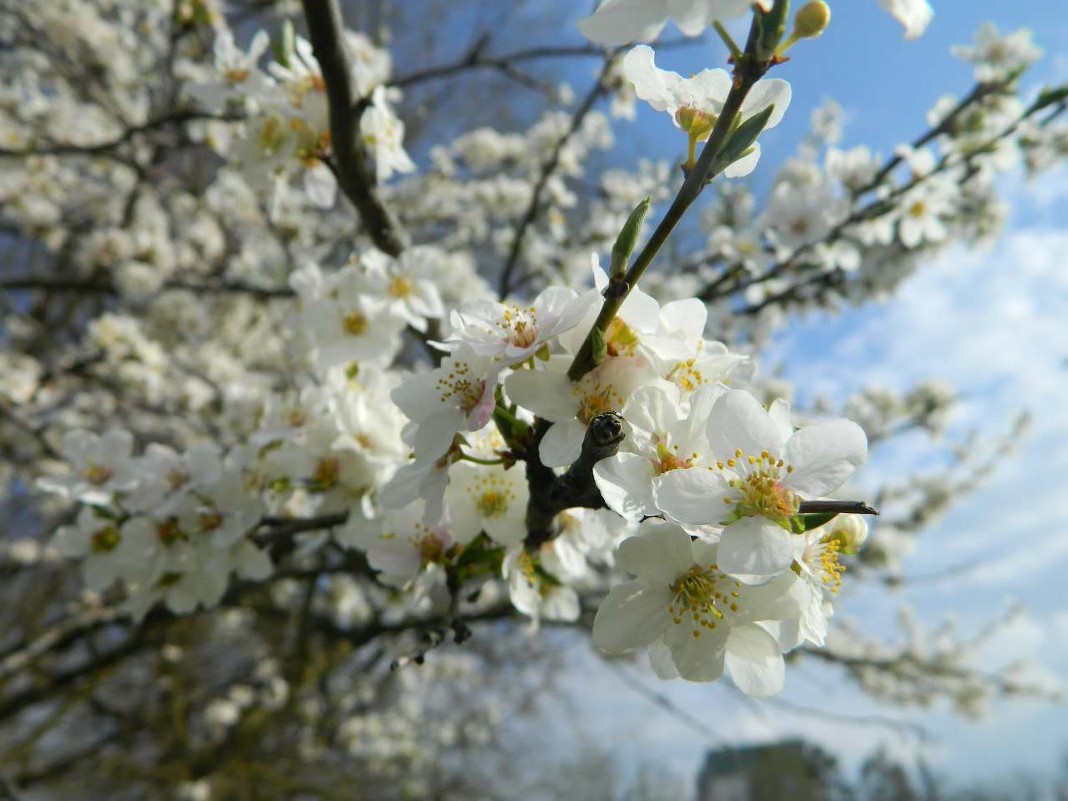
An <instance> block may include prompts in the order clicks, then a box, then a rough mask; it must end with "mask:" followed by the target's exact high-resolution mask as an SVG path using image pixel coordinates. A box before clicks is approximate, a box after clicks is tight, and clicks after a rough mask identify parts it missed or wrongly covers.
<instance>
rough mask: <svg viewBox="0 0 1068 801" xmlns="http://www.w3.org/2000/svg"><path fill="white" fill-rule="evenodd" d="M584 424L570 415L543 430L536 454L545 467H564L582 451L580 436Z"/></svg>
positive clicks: (583, 433)
mask: <svg viewBox="0 0 1068 801" xmlns="http://www.w3.org/2000/svg"><path fill="white" fill-rule="evenodd" d="M584 436H586V426H584V425H583V424H582V423H581V422H580V421H579V420H578V419H576V418H574V417H572V418H571V419H570V420H564V421H563V422H561V423H553V425H552V427H551V428H550V429H549V430H548V431H546V432H545V436H544V437H542V440H541V444H540V445H539V446H538V456H539V457H541V463H542V464H543V465H545V466H546V467H566V466H568V465H570V464H571V463H572V462H574V461H575V460H576V459H577V458H579V455H580V454H581V453H582V438H583V437H584Z"/></svg>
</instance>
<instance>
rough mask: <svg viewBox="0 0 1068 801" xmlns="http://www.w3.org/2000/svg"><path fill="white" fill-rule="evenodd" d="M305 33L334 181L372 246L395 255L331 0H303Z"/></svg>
mask: <svg viewBox="0 0 1068 801" xmlns="http://www.w3.org/2000/svg"><path fill="white" fill-rule="evenodd" d="M303 6H304V18H305V19H306V20H307V23H308V37H309V38H310V39H311V44H312V49H313V50H314V52H315V58H316V60H318V62H319V67H320V69H322V72H323V82H324V84H325V85H326V98H327V102H328V103H329V105H330V146H331V148H332V149H333V151H334V156H333V167H334V174H335V175H336V176H337V182H338V185H339V186H340V187H341V191H342V192H344V193H345V197H347V198H348V199H349V200H350V201H352V204H353V205H354V206H355V207H356V210H357V212H358V213H359V215H360V219H361V220H362V221H363V224H364V227H365V228H366V229H367V233H368V234H369V235H370V237H371V239H372V240H373V241H374V243H375V246H376V247H377V248H378V249H379V250H381V251H383V252H384V253H388V254H389V255H391V256H399V255H400V254H401V253H402V252H403V251H404V249H405V248H406V247H407V246H408V235H407V233H406V232H405V231H404V229H403V228H402V227H401V224H400V220H398V219H397V217H396V216H395V215H394V214H393V212H392V211H390V209H389V208H388V207H387V206H386V205H385V203H383V202H382V199H381V197H379V194H378V190H377V188H376V180H375V176H374V173H373V172H372V171H371V168H370V155H369V154H368V153H367V150H366V149H365V148H364V147H363V145H362V143H361V142H360V139H359V136H358V130H357V126H358V123H359V119H360V115H361V112H362V110H363V109H362V106H361V107H358V108H355V109H354V108H353V103H354V102H355V101H356V100H357V99H358V98H356V97H355V95H354V92H353V86H352V63H351V61H350V59H349V54H348V51H347V50H346V49H345V42H344V39H343V38H342V31H344V28H345V25H344V21H343V20H342V18H341V9H340V8H339V7H338V3H337V0H303Z"/></svg>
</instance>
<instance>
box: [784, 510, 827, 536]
mask: <svg viewBox="0 0 1068 801" xmlns="http://www.w3.org/2000/svg"><path fill="white" fill-rule="evenodd" d="M836 517H838V512H817V513H813V514H807V515H794V516H793V517H792V518H790V520H791V522H792V523H793V526H792V527H793V528H794V530H795V531H797V532H798V533H800V532H802V531H811V530H812V529H814V528H819V527H820V526H822V525H826V524H827V523H830V522H831V521H832V520H834V519H835V518H836Z"/></svg>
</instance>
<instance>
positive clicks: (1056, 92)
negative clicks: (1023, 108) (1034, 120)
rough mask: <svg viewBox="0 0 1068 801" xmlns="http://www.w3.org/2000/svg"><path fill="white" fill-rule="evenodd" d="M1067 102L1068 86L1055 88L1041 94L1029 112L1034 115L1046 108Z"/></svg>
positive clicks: (1045, 90)
mask: <svg viewBox="0 0 1068 801" xmlns="http://www.w3.org/2000/svg"><path fill="white" fill-rule="evenodd" d="M1065 101H1068V84H1066V85H1064V86H1054V87H1051V88H1048V89H1043V90H1042V91H1041V92H1039V93H1038V97H1036V98H1035V102H1034V103H1032V104H1031V108H1030V109H1028V111H1029V112H1030V113H1031V114H1034V113H1035V112H1038V111H1041V110H1042V109H1044V108H1049V107H1050V106H1055V105H1057V104H1058V103H1064V102H1065Z"/></svg>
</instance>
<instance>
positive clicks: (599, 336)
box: [590, 328, 608, 364]
mask: <svg viewBox="0 0 1068 801" xmlns="http://www.w3.org/2000/svg"><path fill="white" fill-rule="evenodd" d="M590 340H591V342H592V345H593V353H592V354H591V355H592V357H593V363H594V364H600V363H601V362H603V361H604V360H605V358H607V356H608V345H607V344H606V343H605V341H604V331H602V330H601V329H600V328H594V329H593V330H592V331H590Z"/></svg>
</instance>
